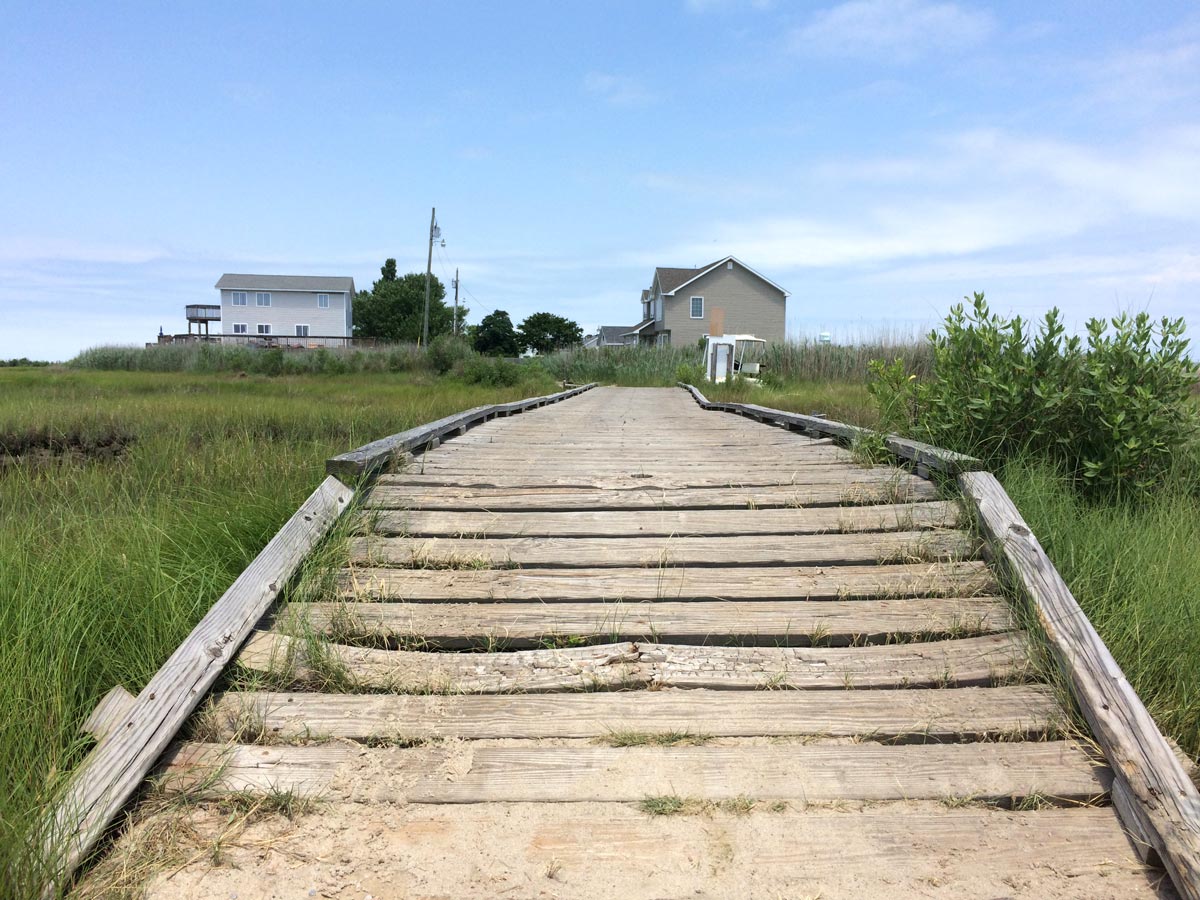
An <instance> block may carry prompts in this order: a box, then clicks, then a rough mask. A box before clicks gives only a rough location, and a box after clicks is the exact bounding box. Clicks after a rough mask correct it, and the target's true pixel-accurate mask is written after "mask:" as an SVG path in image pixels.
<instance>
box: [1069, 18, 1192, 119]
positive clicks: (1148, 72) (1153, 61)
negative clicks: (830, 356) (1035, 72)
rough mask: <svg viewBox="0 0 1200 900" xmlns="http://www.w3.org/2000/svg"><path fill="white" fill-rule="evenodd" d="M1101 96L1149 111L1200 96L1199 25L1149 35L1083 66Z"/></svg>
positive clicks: (1122, 104) (1103, 100)
mask: <svg viewBox="0 0 1200 900" xmlns="http://www.w3.org/2000/svg"><path fill="white" fill-rule="evenodd" d="M1083 70H1084V75H1085V77H1087V78H1088V79H1089V80H1090V81H1091V82H1092V83H1093V84H1094V86H1095V87H1094V96H1095V98H1096V99H1098V100H1100V101H1102V102H1107V103H1113V104H1117V105H1118V106H1120V107H1122V108H1123V109H1133V110H1137V111H1140V112H1143V113H1145V112H1147V111H1150V110H1153V109H1154V108H1156V107H1158V106H1161V105H1162V104H1165V103H1170V102H1172V101H1177V100H1184V99H1189V98H1194V97H1196V96H1198V95H1200V25H1189V26H1185V27H1181V28H1177V29H1173V30H1171V31H1167V32H1162V33H1159V34H1155V35H1150V36H1148V37H1145V38H1143V39H1141V40H1139V41H1137V42H1135V43H1133V44H1132V45H1131V46H1128V47H1126V48H1124V49H1122V50H1120V51H1119V52H1117V53H1114V54H1113V55H1111V56H1108V57H1106V58H1104V59H1102V60H1095V61H1090V62H1087V63H1084V64H1083Z"/></svg>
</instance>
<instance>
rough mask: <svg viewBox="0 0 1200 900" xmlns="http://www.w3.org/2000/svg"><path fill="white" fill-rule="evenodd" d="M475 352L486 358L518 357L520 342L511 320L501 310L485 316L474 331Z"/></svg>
mask: <svg viewBox="0 0 1200 900" xmlns="http://www.w3.org/2000/svg"><path fill="white" fill-rule="evenodd" d="M473 341H474V346H475V351H476V352H477V353H483V354H485V355H487V356H520V355H521V341H520V339H519V338H518V337H517V330H516V329H515V328H513V323H512V319H510V318H509V317H508V313H506V312H505V311H504V310H502V309H498V310H496V311H495V312H494V313H491V314H489V315H486V316H484V317H483V320H482V321H481V322H480V323H479V325H478V326H476V328H475V329H474V334H473Z"/></svg>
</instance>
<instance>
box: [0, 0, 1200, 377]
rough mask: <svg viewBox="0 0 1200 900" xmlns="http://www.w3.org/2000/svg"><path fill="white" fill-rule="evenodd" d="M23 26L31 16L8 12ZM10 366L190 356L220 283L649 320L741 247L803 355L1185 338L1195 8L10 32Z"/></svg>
mask: <svg viewBox="0 0 1200 900" xmlns="http://www.w3.org/2000/svg"><path fill="white" fill-rule="evenodd" d="M22 7H23V8H22ZM0 33H3V36H4V38H3V49H2V50H0V121H2V122H3V123H4V128H3V135H4V137H3V140H0V210H3V212H4V215H3V216H2V217H0V276H2V277H0V358H4V357H9V356H21V355H26V356H31V357H41V358H49V359H64V358H69V357H70V356H72V355H73V354H75V353H76V352H77V351H79V350H80V349H82V348H84V347H86V346H90V345H94V344H98V343H113V342H116V343H137V342H140V341H143V340H150V339H152V338H153V336H154V335H155V334H156V333H157V332H158V328H159V326H160V325H161V326H163V327H165V328H166V329H167V330H168V331H182V330H184V327H185V326H184V320H183V307H184V305H185V304H186V303H195V302H213V301H214V299H215V298H216V292H215V291H214V290H213V284H214V283H215V282H216V280H217V278H218V277H219V276H220V275H221V273H222V272H227V271H232V272H272V273H294V274H333V275H342V274H347V275H353V276H354V278H355V281H356V283H357V284H358V286H359V287H369V286H370V283H371V282H372V281H373V280H374V278H376V277H377V276H378V270H379V266H380V265H381V264H382V261H383V259H384V258H385V257H388V256H394V257H396V258H397V259H398V260H399V263H400V267H401V270H402V271H416V270H423V268H424V264H425V241H426V229H427V227H428V221H429V209H430V207H431V206H434V205H436V206H437V207H438V219H439V221H440V223H441V225H442V228H443V234H444V237H445V239H446V247H445V249H439V252H438V253H436V254H435V256H434V271H435V273H437V274H439V276H446V275H452V274H453V270H454V267H455V266H456V265H457V266H459V267H461V270H462V283H463V286H464V288H465V289H466V290H467V291H469V296H468V297H467V299H466V302H467V304H468V305H469V306H470V307H471V308H472V315H471V321H478V319H479V315H480V314H481V313H482V312H487V311H490V310H492V309H496V308H500V309H506V310H508V311H509V312H510V313H511V314H512V315H513V317H514V319H515V320H518V321H519V320H520V318H522V317H524V316H525V315H527V314H529V313H531V312H535V311H539V310H549V311H553V312H557V313H560V314H563V315H567V316H569V317H571V318H574V319H576V320H578V321H579V322H580V323H581V324H582V325H584V326H585V327H586V328H589V329H590V328H592V327H594V326H595V325H598V324H632V323H633V322H634V321H636V319H637V316H638V313H639V311H640V310H639V307H638V304H637V299H638V295H639V292H640V290H641V288H643V287H645V286H647V285H648V284H649V281H650V277H651V273H652V269H653V267H654V266H655V265H667V266H689V265H698V264H702V263H705V262H708V261H710V260H713V259H717V258H719V257H721V256H723V255H725V254H728V253H733V254H735V255H736V256H738V257H739V258H741V259H742V260H744V261H745V262H746V263H748V264H749V265H751V266H753V267H754V268H756V269H758V270H759V271H761V272H763V273H764V274H766V275H767V276H768V277H770V278H772V279H773V280H775V281H777V282H779V283H781V284H782V285H783V286H784V287H786V288H787V289H788V290H790V291H791V295H792V296H791V298H790V299H789V304H788V324H789V330H790V331H791V332H792V333H793V334H795V335H811V334H814V333H816V332H817V331H820V330H822V329H830V330H833V331H834V332H835V333H837V334H839V335H846V336H853V335H855V334H869V333H873V332H876V331H878V330H881V329H882V330H889V331H898V332H901V333H904V332H909V331H914V330H916V329H920V328H923V327H925V326H926V325H928V324H929V323H932V322H934V321H936V320H938V319H939V318H940V317H941V316H942V315H943V314H944V312H945V311H946V309H947V308H948V307H949V306H950V304H952V303H954V302H956V301H957V300H958V299H960V298H961V297H962V296H963V295H964V294H967V293H969V292H971V291H974V290H986V291H987V293H988V296H989V297H990V298H991V299H992V301H993V304H994V306H995V307H997V308H998V309H1000V310H1003V311H1009V312H1018V313H1022V314H1027V315H1035V316H1040V315H1041V314H1042V313H1043V312H1044V311H1045V310H1046V309H1048V308H1049V307H1051V306H1053V305H1058V306H1060V307H1061V308H1062V309H1063V310H1064V311H1065V313H1066V317H1067V320H1068V322H1069V323H1071V324H1073V325H1076V326H1082V323H1083V322H1084V321H1085V320H1086V319H1087V318H1089V317H1090V316H1093V315H1100V316H1109V315H1112V314H1114V313H1116V312H1119V311H1122V310H1128V311H1134V310H1142V309H1146V310H1149V311H1150V312H1151V313H1153V314H1155V315H1171V316H1178V315H1184V316H1187V317H1188V318H1189V319H1190V320H1192V321H1191V326H1192V327H1191V335H1192V336H1193V338H1194V339H1196V338H1200V328H1198V325H1197V323H1198V322H1200V240H1198V239H1200V8H1198V7H1197V6H1196V5H1195V4H1194V3H1182V2H1181V3H1167V2H1156V3H1151V4H1147V3H1097V2H1094V0H1093V2H1078V3H1044V2H1038V3H1032V2H1031V3H1021V2H1006V3H1003V4H993V5H983V4H975V3H966V2H961V3H955V2H941V0H851V2H846V3H785V2H782V0H777V2H768V0H757V2H756V0H747V2H738V0H674V2H647V0H639V2H601V0H596V2H562V0H559V2H548V3H540V2H521V3H517V2H512V3H508V2H505V3H469V2H461V3H456V2H446V3H429V2H423V3H387V4H384V3H379V4H368V3H354V2H351V3H345V4H330V3H321V4H317V3H312V4H307V3H278V4H254V3H246V2H239V3H219V2H213V3H205V4H190V5H186V4H144V5H143V4H127V3H107V4H79V5H77V6H75V5H62V4H54V3H38V4H22V5H20V6H18V5H17V4H10V5H7V6H6V7H5V8H4V9H3V10H0Z"/></svg>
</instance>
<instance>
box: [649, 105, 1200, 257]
mask: <svg viewBox="0 0 1200 900" xmlns="http://www.w3.org/2000/svg"><path fill="white" fill-rule="evenodd" d="M808 168H809V169H810V171H811V172H812V173H813V177H812V179H811V181H810V182H809V184H808V186H807V188H805V189H804V193H805V195H806V197H805V210H806V212H805V213H804V214H802V215H761V216H736V214H735V215H734V216H729V217H727V218H726V219H724V220H719V221H716V222H711V221H710V222H709V223H707V224H704V223H701V224H700V227H698V228H697V229H696V230H695V231H693V232H692V235H691V237H690V238H688V239H685V240H683V241H680V242H678V243H676V244H675V245H674V246H671V247H668V248H666V251H665V253H660V254H658V258H660V259H662V258H669V259H674V260H682V261H683V262H687V263H691V262H695V261H697V260H702V259H707V258H709V257H716V256H719V255H720V254H721V253H734V254H736V255H738V256H740V257H742V258H744V259H746V260H748V261H749V260H755V261H757V262H758V263H759V264H761V265H763V266H780V267H786V268H816V267H846V266H860V267H861V266H880V265H885V264H887V265H890V264H894V263H897V262H900V261H917V260H938V259H942V260H946V259H953V258H970V257H972V256H976V255H978V254H983V253H986V252H988V251H992V250H1001V249H1005V248H1021V247H1025V248H1031V247H1040V246H1041V245H1043V244H1045V243H1046V242H1050V241H1058V240H1064V239H1069V238H1074V237H1076V236H1079V235H1087V234H1096V233H1099V232H1100V231H1102V230H1105V229H1108V230H1114V229H1116V230H1120V229H1129V228H1130V227H1132V228H1133V229H1135V230H1145V229H1148V228H1151V227H1154V226H1155V225H1158V224H1162V225H1166V226H1170V225H1171V224H1172V223H1180V222H1183V223H1188V224H1189V225H1200V128H1178V129H1175V130H1174V131H1168V132H1163V133H1161V134H1155V135H1153V136H1152V137H1149V138H1147V139H1146V140H1145V141H1144V142H1143V143H1141V144H1138V145H1135V146H1130V147H1120V148H1106V149H1097V148H1095V147H1090V146H1084V145H1080V144H1074V143H1068V142H1064V141H1057V140H1050V139H1046V138H1041V137H1028V136H1023V135H1014V134H1009V133H1006V132H1001V131H996V130H989V131H971V132H964V133H961V134H958V135H952V136H950V137H947V138H943V139H942V140H940V141H939V142H937V143H936V144H934V146H933V149H932V151H931V152H930V153H928V154H925V155H921V156H913V157H899V158H883V159H869V158H868V159H861V160H851V161H848V162H840V161H839V162H835V163H824V164H821V163H817V164H809V165H808ZM745 205H746V204H741V206H745ZM731 206H732V204H731ZM645 261H649V256H648V255H647V256H645ZM1141 264H1142V263H1141V262H1139V264H1138V265H1139V266H1140V265H1141ZM1176 280H1178V279H1176Z"/></svg>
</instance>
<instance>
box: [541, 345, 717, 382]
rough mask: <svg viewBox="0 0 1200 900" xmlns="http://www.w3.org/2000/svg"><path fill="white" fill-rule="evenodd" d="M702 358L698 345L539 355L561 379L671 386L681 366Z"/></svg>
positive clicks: (696, 363)
mask: <svg viewBox="0 0 1200 900" xmlns="http://www.w3.org/2000/svg"><path fill="white" fill-rule="evenodd" d="M702 360H703V353H702V351H701V350H700V349H699V348H698V347H604V348H599V349H595V350H584V349H583V348H575V349H571V350H560V351H558V352H557V353H550V354H547V355H546V356H540V357H538V358H537V361H538V363H539V364H541V365H542V366H543V367H545V369H546V370H547V371H548V372H550V374H551V375H552V376H553V377H554V378H556V379H558V380H559V381H571V382H575V383H576V384H586V383H588V382H590V381H597V382H600V383H601V384H617V385H623V386H626V387H669V386H671V385H673V384H675V382H676V380H677V373H678V372H679V369H680V367H682V366H696V365H698V364H699V363H700V362H701V361H702Z"/></svg>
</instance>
